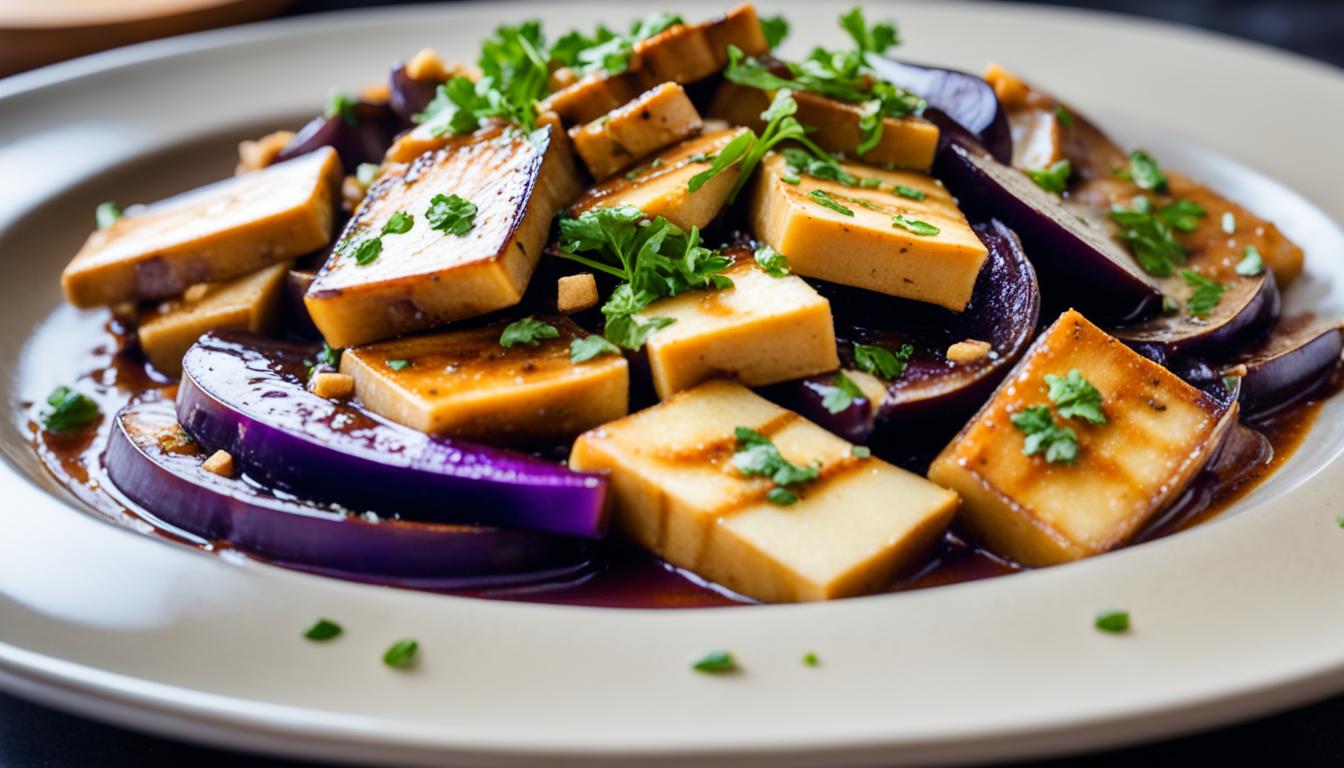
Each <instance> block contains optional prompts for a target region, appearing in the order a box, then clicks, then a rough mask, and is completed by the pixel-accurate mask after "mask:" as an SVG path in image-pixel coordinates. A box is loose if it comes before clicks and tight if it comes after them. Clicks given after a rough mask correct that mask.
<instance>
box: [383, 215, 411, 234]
mask: <svg viewBox="0 0 1344 768" xmlns="http://www.w3.org/2000/svg"><path fill="white" fill-rule="evenodd" d="M413 226H415V217H414V216H412V215H411V214H409V213H407V212H405V211H397V212H396V213H394V214H392V217H391V218H389V219H388V220H387V223H386V224H384V225H383V232H382V234H384V235H404V234H406V233H407V232H410V231H411V227H413Z"/></svg>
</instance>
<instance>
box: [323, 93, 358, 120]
mask: <svg viewBox="0 0 1344 768" xmlns="http://www.w3.org/2000/svg"><path fill="white" fill-rule="evenodd" d="M358 103H359V100H358V99H356V98H355V97H353V96H351V95H350V94H348V93H342V92H341V91H333V92H332V94H331V96H329V97H327V106H326V108H325V109H324V110H322V115H323V117H326V118H327V119H331V118H333V117H340V118H341V120H342V121H344V122H345V124H346V125H354V124H355V123H356V122H358V121H357V119H356V116H355V105H356V104H358Z"/></svg>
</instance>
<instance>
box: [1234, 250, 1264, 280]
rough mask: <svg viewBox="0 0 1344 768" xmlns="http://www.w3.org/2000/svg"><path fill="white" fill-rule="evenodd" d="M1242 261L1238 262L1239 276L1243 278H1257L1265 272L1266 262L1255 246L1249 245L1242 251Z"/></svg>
mask: <svg viewBox="0 0 1344 768" xmlns="http://www.w3.org/2000/svg"><path fill="white" fill-rule="evenodd" d="M1241 253H1242V257H1241V261H1239V262H1237V266H1236V270H1237V274H1238V275H1241V276H1242V277H1255V276H1256V275H1258V274H1260V273H1261V272H1264V271H1265V260H1264V259H1263V258H1261V256H1260V249H1259V248H1256V247H1255V246H1254V245H1248V246H1246V247H1245V248H1244V249H1243V250H1242V252H1241Z"/></svg>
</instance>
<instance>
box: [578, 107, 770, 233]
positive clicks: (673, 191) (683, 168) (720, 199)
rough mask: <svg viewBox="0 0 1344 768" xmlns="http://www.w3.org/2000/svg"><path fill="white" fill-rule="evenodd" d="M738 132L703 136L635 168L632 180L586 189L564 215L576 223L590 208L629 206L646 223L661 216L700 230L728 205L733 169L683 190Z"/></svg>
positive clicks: (618, 178)
mask: <svg viewBox="0 0 1344 768" xmlns="http://www.w3.org/2000/svg"><path fill="white" fill-rule="evenodd" d="M743 130H745V129H741V128H737V129H733V130H728V131H722V132H720V133H711V134H706V135H704V136H699V137H697V138H694V139H690V140H688V141H683V142H682V143H680V144H678V145H676V146H674V147H670V148H668V149H666V150H664V151H662V152H660V153H659V154H658V155H656V156H655V157H654V159H653V160H651V161H649V162H648V163H647V164H645V165H644V166H643V167H641V169H640V171H639V173H638V174H636V175H635V176H634V178H626V177H625V176H619V175H618V176H612V177H610V178H608V179H607V180H606V181H604V182H602V183H600V184H597V185H596V186H594V187H591V188H590V189H589V190H588V191H587V192H584V193H583V195H582V196H580V197H579V199H578V200H577V201H575V203H574V204H573V205H571V206H570V207H569V211H568V214H569V216H571V217H574V218H577V217H578V216H579V215H580V214H582V213H583V212H584V211H587V210H590V209H593V208H619V207H620V206H623V205H633V206H634V207H636V208H639V209H640V210H642V211H644V213H646V214H648V215H649V216H650V217H654V216H662V217H663V218H665V219H667V220H668V221H670V222H672V223H673V224H676V225H677V226H679V227H681V228H682V229H687V230H689V229H690V228H691V227H703V226H705V225H706V224H708V223H709V222H710V221H711V220H713V218H714V217H715V216H717V215H718V213H719V210H720V209H721V208H723V205H724V203H726V202H727V201H728V194H729V193H730V192H732V189H733V182H735V181H736V180H737V173H738V166H737V165H733V166H732V167H730V168H727V169H725V170H724V171H723V173H720V174H719V175H717V176H715V177H714V178H712V179H710V180H709V181H707V182H705V184H704V185H703V186H701V187H700V188H699V189H698V190H696V191H695V192H691V191H690V189H688V188H687V186H686V185H687V184H689V183H690V181H691V178H692V177H693V176H695V175H696V174H698V173H700V172H702V171H704V170H707V169H708V168H709V163H710V160H709V158H710V157H712V156H713V155H714V154H715V153H717V152H718V151H719V150H721V149H723V147H724V146H725V145H727V144H728V142H730V141H732V140H733V139H734V138H736V137H737V136H738V134H739V133H741V132H742V131H743Z"/></svg>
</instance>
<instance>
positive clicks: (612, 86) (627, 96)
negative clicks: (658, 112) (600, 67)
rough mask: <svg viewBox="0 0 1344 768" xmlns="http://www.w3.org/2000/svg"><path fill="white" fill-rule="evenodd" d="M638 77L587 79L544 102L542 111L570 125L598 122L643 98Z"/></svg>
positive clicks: (553, 94) (559, 91) (624, 75)
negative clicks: (634, 99) (640, 95)
mask: <svg viewBox="0 0 1344 768" xmlns="http://www.w3.org/2000/svg"><path fill="white" fill-rule="evenodd" d="M641 90H643V89H642V88H641V80H640V78H639V76H638V75H637V74H636V73H633V72H623V73H621V74H619V75H604V74H601V73H597V74H591V75H585V76H584V77H581V78H579V79H578V80H576V81H574V82H572V83H569V84H568V85H565V86H564V87H562V88H561V89H560V90H558V91H556V92H555V93H552V94H551V95H549V96H547V97H546V98H544V99H542V100H541V105H540V108H541V109H542V110H544V111H548V112H554V113H555V114H556V115H558V116H559V118H560V120H562V121H563V122H564V123H565V124H566V125H573V124H575V123H588V122H592V121H593V120H597V119H598V118H600V117H602V116H603V115H605V114H607V113H608V112H610V111H612V110H613V109H617V108H619V107H620V106H621V105H622V104H626V103H628V102H629V101H630V100H631V99H633V98H635V96H637V95H639V93H640V91H641Z"/></svg>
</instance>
